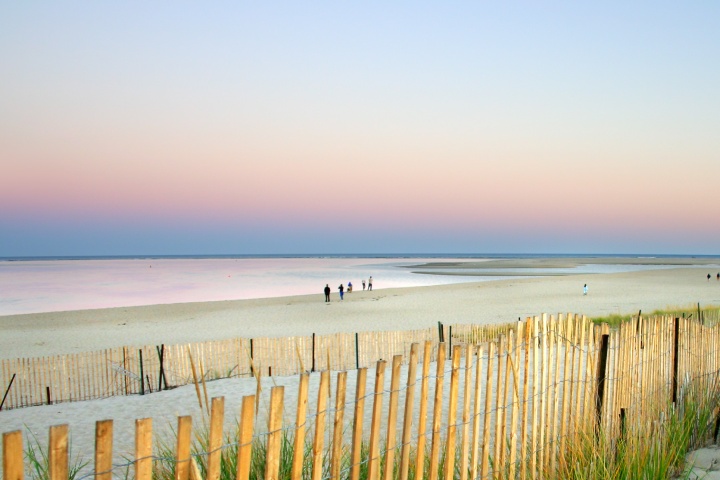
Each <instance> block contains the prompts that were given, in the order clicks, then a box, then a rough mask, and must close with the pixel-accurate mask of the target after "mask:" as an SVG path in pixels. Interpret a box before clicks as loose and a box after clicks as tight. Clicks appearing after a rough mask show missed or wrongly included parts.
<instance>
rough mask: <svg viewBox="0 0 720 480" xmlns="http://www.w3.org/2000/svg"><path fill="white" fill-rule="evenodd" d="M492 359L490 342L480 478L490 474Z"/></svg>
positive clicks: (493, 355)
mask: <svg viewBox="0 0 720 480" xmlns="http://www.w3.org/2000/svg"><path fill="white" fill-rule="evenodd" d="M493 358H495V343H494V342H491V343H490V344H489V345H488V366H487V379H486V381H485V412H484V419H483V441H482V454H481V455H480V459H481V464H480V478H488V475H489V473H490V452H491V450H490V421H491V410H492V377H493V371H494V369H493ZM498 375H499V373H498Z"/></svg>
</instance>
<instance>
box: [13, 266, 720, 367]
mask: <svg viewBox="0 0 720 480" xmlns="http://www.w3.org/2000/svg"><path fill="white" fill-rule="evenodd" d="M699 265H700V264H698V265H693V266H691V267H687V266H686V267H677V268H667V269H658V270H639V271H633V272H623V273H599V274H591V275H560V276H546V277H538V278H513V277H508V278H505V279H501V280H494V281H484V282H466V283H455V284H446V285H436V286H425V287H403V288H377V287H376V288H375V289H374V290H373V291H363V290H355V291H353V292H352V293H349V294H345V300H344V301H342V302H341V301H340V300H339V297H338V296H337V293H336V291H333V294H332V301H331V302H330V303H325V302H324V297H323V295H322V292H321V291H318V293H317V294H312V295H297V296H289V297H272V298H261V299H250V300H224V301H207V302H193V303H173V304H162V305H148V306H138V307H117V308H103V309H93V310H76V311H60V312H48V313H37V314H19V315H9V316H0V330H1V331H2V332H3V335H1V336H0V358H22V357H37V356H44V355H57V354H63V353H77V352H86V351H94V350H102V349H104V348H112V347H117V346H122V345H127V346H141V345H160V344H182V343H187V342H198V341H206V340H218V339H226V338H234V337H245V338H261V337H286V336H297V335H311V334H313V333H315V334H319V335H325V334H332V333H337V332H357V331H385V330H414V329H420V328H427V327H429V326H432V325H437V322H438V321H442V322H444V323H448V324H450V323H477V324H493V323H506V322H512V321H516V320H517V319H518V318H525V317H526V316H532V315H540V314H542V313H549V314H556V313H560V312H563V313H567V312H573V313H578V314H585V315H588V316H605V315H610V314H627V313H630V312H637V311H638V310H642V311H643V312H651V311H652V310H656V309H663V308H667V307H668V306H688V305H697V304H698V303H700V304H701V305H703V306H708V305H717V306H720V281H717V280H716V279H715V275H716V273H717V272H718V271H720V261H718V262H717V263H715V262H709V263H705V264H704V265H708V269H707V270H706V269H703V268H699ZM708 273H711V275H712V278H711V280H710V281H708V280H707V277H706V275H707V274H708ZM585 283H587V284H588V285H589V294H588V295H587V296H584V295H583V294H582V288H583V284H585Z"/></svg>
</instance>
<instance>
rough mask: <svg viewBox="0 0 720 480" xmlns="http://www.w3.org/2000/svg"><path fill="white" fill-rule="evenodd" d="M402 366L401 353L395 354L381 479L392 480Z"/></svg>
mask: <svg viewBox="0 0 720 480" xmlns="http://www.w3.org/2000/svg"><path fill="white" fill-rule="evenodd" d="M401 366H402V355H395V356H394V357H393V363H392V373H391V377H390V405H389V407H388V423H387V436H386V440H385V448H386V450H387V453H386V454H385V469H384V472H383V480H392V478H393V470H394V469H395V448H396V438H397V411H398V396H399V393H400V367H401Z"/></svg>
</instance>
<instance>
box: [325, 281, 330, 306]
mask: <svg viewBox="0 0 720 480" xmlns="http://www.w3.org/2000/svg"><path fill="white" fill-rule="evenodd" d="M325 301H326V302H329V301H330V285H328V284H327V283H326V284H325Z"/></svg>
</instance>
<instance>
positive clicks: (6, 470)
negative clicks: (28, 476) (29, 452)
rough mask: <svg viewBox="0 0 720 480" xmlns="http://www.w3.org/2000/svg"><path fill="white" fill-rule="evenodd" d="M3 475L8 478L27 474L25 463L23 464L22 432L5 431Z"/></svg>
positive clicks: (20, 477) (13, 479)
mask: <svg viewBox="0 0 720 480" xmlns="http://www.w3.org/2000/svg"><path fill="white" fill-rule="evenodd" d="M2 453H3V467H2V468H3V471H2V473H3V476H4V478H6V479H7V480H15V479H22V478H24V476H25V465H24V464H23V441H22V432H21V431H20V430H15V431H13V432H7V433H3V435H2Z"/></svg>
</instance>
